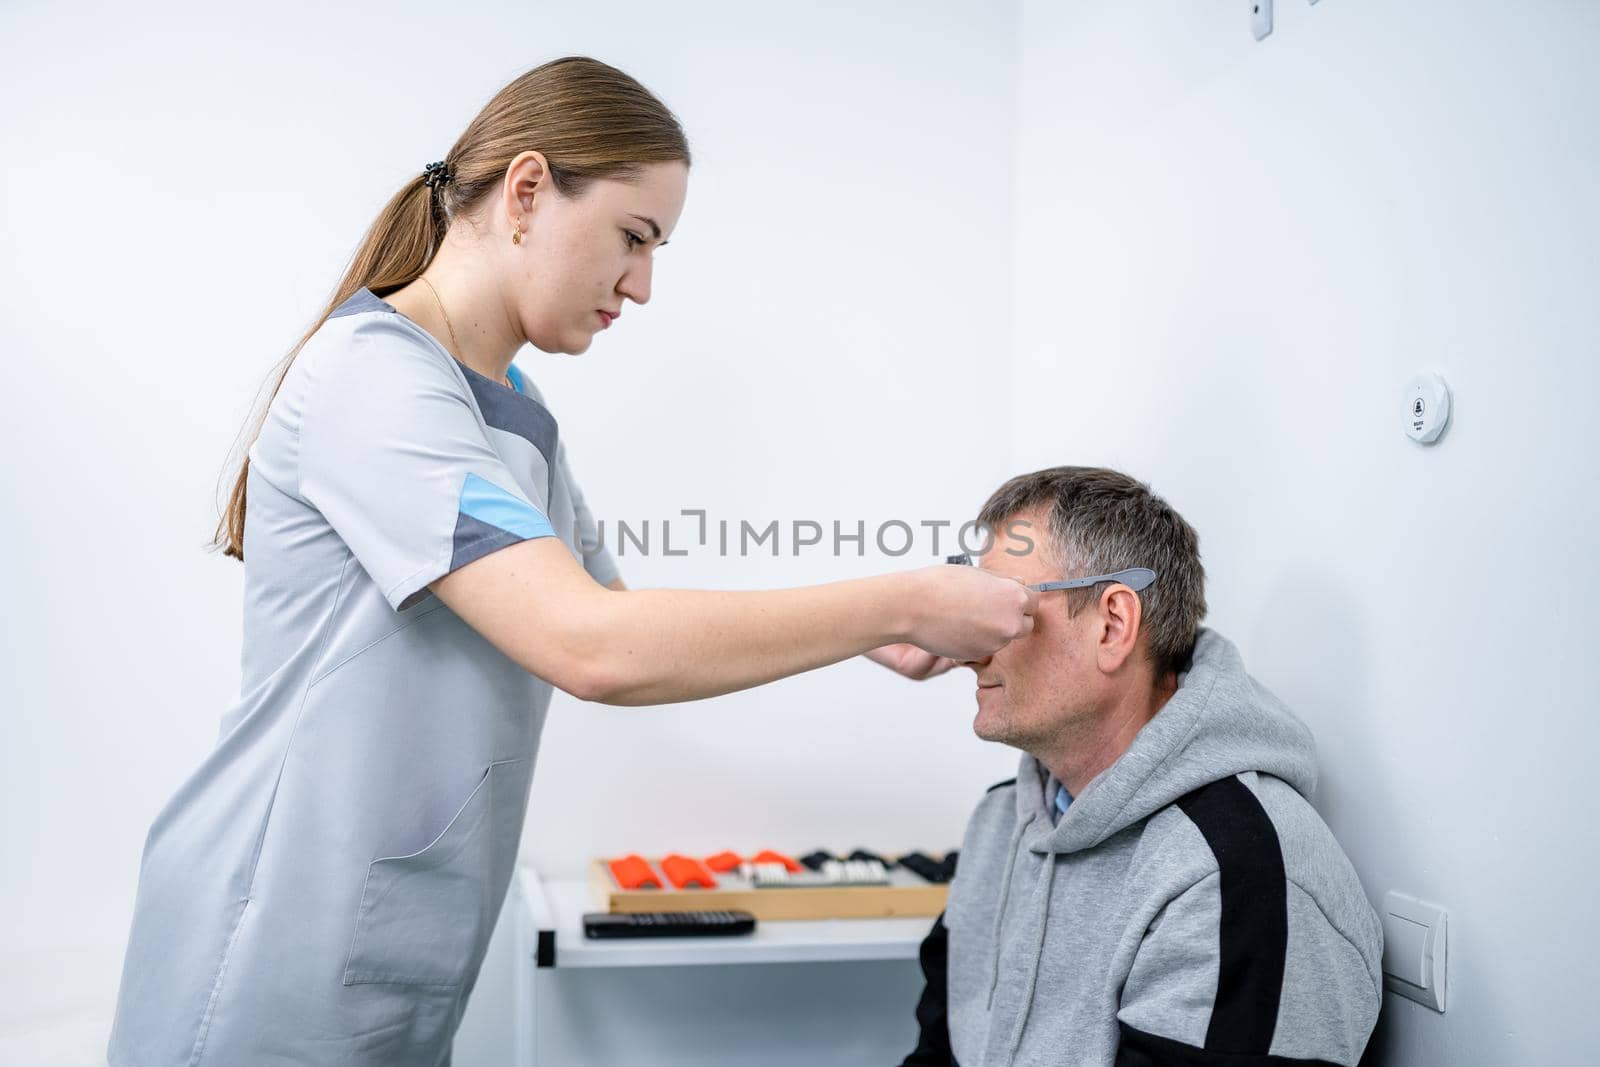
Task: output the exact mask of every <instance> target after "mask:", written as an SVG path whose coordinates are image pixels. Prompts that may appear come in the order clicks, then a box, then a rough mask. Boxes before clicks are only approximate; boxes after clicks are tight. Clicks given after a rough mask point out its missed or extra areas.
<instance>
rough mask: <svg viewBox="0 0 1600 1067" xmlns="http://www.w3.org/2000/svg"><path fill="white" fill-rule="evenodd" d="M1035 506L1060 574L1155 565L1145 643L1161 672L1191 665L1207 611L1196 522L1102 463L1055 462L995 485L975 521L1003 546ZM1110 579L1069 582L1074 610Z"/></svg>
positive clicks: (1143, 596) (1146, 603) (1143, 597)
mask: <svg viewBox="0 0 1600 1067" xmlns="http://www.w3.org/2000/svg"><path fill="white" fill-rule="evenodd" d="M1036 509H1038V510H1043V511H1045V512H1046V513H1047V514H1048V516H1049V520H1048V521H1049V530H1048V534H1049V536H1048V538H1047V539H1046V543H1045V546H1044V547H1045V549H1046V551H1048V552H1050V554H1051V562H1052V563H1053V564H1055V565H1056V566H1057V567H1058V568H1059V569H1060V571H1061V577H1062V578H1084V577H1087V576H1089V575H1091V574H1110V573H1112V572H1114V571H1120V570H1124V569H1126V568H1129V567H1149V568H1151V569H1152V570H1154V571H1155V572H1156V580H1155V584H1154V585H1151V586H1149V587H1148V588H1146V589H1145V590H1144V591H1143V592H1140V593H1138V594H1136V595H1137V596H1138V597H1139V602H1140V605H1141V607H1142V609H1143V610H1142V615H1143V622H1142V625H1141V629H1142V630H1143V631H1144V638H1145V644H1146V647H1147V648H1148V649H1149V651H1150V659H1151V660H1152V661H1153V662H1154V664H1155V667H1156V673H1157V675H1158V676H1159V675H1162V674H1165V673H1166V672H1168V671H1172V672H1181V671H1185V670H1187V669H1188V666H1189V660H1190V658H1191V657H1192V656H1193V654H1194V643H1195V639H1196V638H1197V637H1198V636H1199V631H1200V620H1201V619H1203V618H1205V615H1206V593H1205V585H1206V572H1205V568H1204V567H1202V566H1201V565H1200V536H1199V534H1197V533H1195V531H1194V527H1192V526H1190V525H1189V524H1188V523H1187V522H1185V521H1184V518H1183V516H1182V515H1179V514H1178V513H1177V512H1176V511H1174V510H1173V509H1172V506H1171V505H1170V504H1168V503H1167V502H1166V501H1165V500H1163V499H1161V498H1160V497H1159V496H1157V495H1156V494H1155V493H1153V492H1151V490H1150V487H1149V486H1148V485H1145V484H1144V483H1143V482H1140V481H1138V480H1136V479H1133V478H1130V477H1128V476H1127V475H1126V474H1122V473H1120V472H1118V471H1113V470H1106V469H1105V468H1103V467H1050V468H1047V469H1045V470H1041V471H1034V472H1033V473H1032V474H1019V475H1017V476H1016V477H1015V478H1012V479H1011V480H1010V481H1008V482H1006V484H1004V485H1002V486H1001V487H1000V488H999V489H996V490H995V491H994V495H993V496H991V497H989V500H988V502H987V503H985V504H984V505H983V510H982V511H981V512H980V513H979V515H978V521H980V522H982V523H983V524H984V525H985V526H987V527H988V528H989V529H990V530H991V531H992V532H993V535H994V538H995V540H994V550H996V551H1005V550H1006V549H1007V546H1008V545H1011V544H1016V543H1017V542H1015V541H1014V540H1012V539H1011V538H1010V531H1009V530H1008V528H1007V527H1008V523H1010V522H1011V521H1012V520H1014V519H1015V518H1016V517H1017V515H1018V514H1019V513H1021V512H1024V511H1033V510H1036ZM1022 532H1023V533H1024V534H1025V535H1026V531H1022ZM1027 536H1030V537H1031V536H1032V535H1027ZM1011 551H1018V549H1016V548H1011ZM1109 584H1110V583H1107V582H1102V583H1100V584H1099V585H1096V586H1093V587H1091V588H1088V589H1069V590H1067V592H1066V595H1067V597H1068V598H1069V600H1068V609H1069V612H1070V613H1071V614H1076V613H1077V612H1078V611H1080V610H1082V608H1083V607H1084V606H1085V605H1087V604H1090V603H1093V602H1095V601H1097V600H1098V599H1099V598H1100V595H1101V594H1102V593H1104V592H1105V590H1106V588H1107V587H1108V585H1109Z"/></svg>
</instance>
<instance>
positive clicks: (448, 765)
mask: <svg viewBox="0 0 1600 1067" xmlns="http://www.w3.org/2000/svg"><path fill="white" fill-rule="evenodd" d="M511 373H512V375H513V381H516V382H518V383H519V385H520V388H518V389H512V388H508V387H507V386H506V385H504V384H503V383H500V382H496V381H494V380H492V379H490V378H487V377H485V376H484V375H481V374H478V373H477V372H476V371H474V370H472V369H471V368H469V367H467V366H466V365H465V364H463V363H460V362H459V361H457V360H456V359H455V358H453V357H452V356H451V355H450V353H449V352H448V351H446V350H445V349H444V348H442V347H440V345H439V344H438V343H437V342H436V341H435V340H434V339H433V338H432V336H431V335H429V334H428V333H427V332H426V331H424V330H423V329H421V328H420V327H419V326H417V325H416V324H415V323H413V322H412V321H411V320H409V319H407V318H406V317H404V316H403V315H401V314H399V312H398V311H396V309H395V308H394V307H392V306H391V305H389V304H387V303H385V302H384V301H382V300H380V299H379V298H378V297H376V296H375V295H373V294H372V292H370V291H369V290H366V289H362V290H360V291H358V292H357V293H356V294H355V295H354V296H352V297H351V298H350V299H349V300H347V301H346V302H345V303H344V304H343V305H341V306H340V307H339V308H338V309H337V310H336V311H335V312H334V313H333V316H332V317H331V318H329V320H328V321H327V322H326V323H325V324H324V325H323V326H322V327H321V328H320V329H319V330H318V331H317V332H316V334H315V335H314V336H313V337H312V338H311V339H310V340H309V341H308V342H307V343H306V345H305V346H304V348H303V349H302V350H301V352H300V354H299V356H298V357H297V358H296V359H295V361H294V363H293V364H292V366H291V368H290V370H289V373H288V376H287V377H286V378H285V379H284V382H283V384H282V387H281V388H280V389H279V391H278V393H277V395H276V396H275V397H274V398H273V401H272V404H271V406H270V408H269V410H268V416H267V421H266V424H265V426H264V428H263V430H262V433H261V435H260V437H259V439H258V440H257V441H256V442H255V444H254V446H253V447H252V448H251V449H250V468H249V475H248V483H247V491H248V501H249V506H248V508H247V511H246V518H245V535H244V543H245V548H246V553H245V556H246V563H245V599H244V653H243V657H242V659H243V662H242V667H243V670H242V685H241V690H240V699H239V702H238V703H237V704H236V705H235V706H234V707H233V708H232V709H231V710H230V711H228V712H227V714H226V715H225V716H224V717H223V720H222V727H221V733H220V736H219V738H218V741H217V745H216V747H215V749H214V750H213V751H212V752H211V753H210V755H208V756H207V757H206V759H205V761H204V762H203V763H202V764H201V766H200V767H199V769H198V770H197V771H196V772H195V773H194V774H193V775H192V776H191V777H190V778H189V779H188V781H186V782H185V783H184V784H183V785H182V786H181V787H180V788H179V789H178V791H177V793H176V795H174V796H173V797H172V799H171V800H170V801H169V802H168V803H167V804H166V806H165V807H164V808H162V810H161V811H160V813H159V814H158V815H157V816H156V819H155V822H154V823H153V824H152V826H151V827H150V832H149V835H148V837H147V838H146V840H145V846H144V856H143V860H142V863H141V866H140V870H139V887H138V895H137V900H136V904H135V908H134V916H133V927H132V933H131V935H130V938H129V943H128V948H127V956H126V959H125V961H124V964H123V973H122V986H121V990H120V993H119V999H118V1002H117V1014H116V1021H115V1024H114V1026H113V1028H112V1033H111V1042H110V1047H109V1049H108V1056H109V1059H110V1062H111V1063H112V1064H113V1065H116V1067H169V1065H179V1064H186V1065H191V1067H194V1065H202V1064H204V1065H212V1064H216V1065H226V1067H260V1065H268V1064H271V1065H278V1064H283V1065H288V1064H296V1065H305V1064H371V1065H378V1064H383V1065H385V1067H397V1065H419V1067H420V1065H427V1067H439V1065H446V1064H448V1063H449V1062H450V1042H451V1038H452V1036H453V1035H454V1033H455V1030H456V1027H457V1025H458V1024H459V1022H460V1019H461V1015H462V1011H463V1010H464V1008H465V1006H466V1002H467V997H468V995H469V994H470V993H471V991H472V987H473V983H474V982H475V981H476V979H477V975H478V970H479V967H480V965H481V964H482V962H483V955H484V950H485V948H486V946H487V943H488V940H489V934H490V932H491V930H492V929H493V927H494V924H495V920H496V917H497V916H498V914H499V912H500V907H501V904H502V902H503V900H504V897H505V892H506V888H507V885H508V884H509V881H510V878H511V873H512V865H513V861H514V859H515V857H516V854H517V845H518V842H519V840H520V837H521V830H522V825H523V817H524V815H525V813H526V811H527V803H528V787H529V779H530V776H531V775H532V773H533V766H534V758H535V755H536V753H537V751H538V747H539V733H540V729H541V727H542V726H543V724H544V717H545V711H546V708H547V707H548V705H549V702H550V686H549V685H548V684H547V683H546V682H543V681H541V680H539V679H538V678H536V677H534V676H532V675H530V674H529V673H527V672H526V671H524V670H523V669H522V668H521V667H519V666H517V664H516V663H514V662H512V660H510V659H509V658H508V657H506V656H505V655H503V654H502V653H501V652H500V651H499V650H498V649H496V648H495V647H494V646H493V645H492V644H490V643H489V642H488V641H487V640H485V639H484V638H483V637H482V636H480V635H479V634H478V633H477V632H476V631H474V630H473V629H472V628H470V627H469V626H468V625H467V624H466V623H465V622H463V621H462V620H461V619H460V618H459V617H458V616H457V615H456V614H455V613H454V612H452V611H451V610H450V609H449V608H447V607H446V606H445V604H444V602H443V601H441V600H439V599H438V598H437V597H435V596H434V595H433V594H432V593H431V592H430V591H429V590H428V583H429V582H432V581H433V580H435V579H437V578H439V577H440V576H441V575H444V574H447V573H449V572H450V571H452V570H454V569H455V568H457V567H460V566H462V565H464V564H466V563H469V562H471V561H472V560H475V559H478V558H480V557H482V556H484V555H485V554H487V553H490V552H493V551H495V550H496V549H499V548H503V547H505V546H507V545H511V544H515V543H517V542H519V541H524V540H527V539H529V538H535V537H551V536H554V537H557V538H560V540H561V541H562V542H563V543H564V544H566V545H567V546H568V548H569V549H571V551H572V552H573V554H574V555H575V556H576V557H578V558H579V559H580V560H581V561H582V563H583V564H584V566H585V568H586V569H587V570H588V571H589V573H590V574H591V575H593V576H594V578H595V579H596V580H597V581H599V582H601V583H606V582H609V581H611V580H612V579H613V578H615V577H616V569H615V565H614V563H613V562H612V560H611V557H610V555H609V553H608V552H607V551H606V549H605V547H604V545H603V544H601V543H600V539H599V537H598V536H597V534H596V530H595V522H594V520H593V517H592V516H591V515H590V513H589V511H588V509H587V508H586V507H585V505H584V501H583V497H582V495H581V494H580V493H579V491H578V487H577V485H576V483H575V482H574V481H573V478H572V474H571V471H570V470H569V469H568V465H567V462H566V459H565V456H564V454H563V449H562V447H561V443H560V440H559V438H558V435H557V427H556V420H555V419H554V418H553V417H552V416H551V414H550V412H549V411H548V410H547V409H546V408H545V406H544V404H543V402H542V398H540V397H539V395H538V394H537V392H535V391H533V390H532V389H531V387H530V386H529V385H528V383H527V382H526V381H524V380H522V379H521V376H520V374H519V373H518V372H517V371H516V370H515V368H513V370H512V372H511Z"/></svg>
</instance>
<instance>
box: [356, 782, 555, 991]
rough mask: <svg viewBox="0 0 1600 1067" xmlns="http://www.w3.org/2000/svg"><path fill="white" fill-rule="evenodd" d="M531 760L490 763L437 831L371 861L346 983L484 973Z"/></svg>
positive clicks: (444, 981)
mask: <svg viewBox="0 0 1600 1067" xmlns="http://www.w3.org/2000/svg"><path fill="white" fill-rule="evenodd" d="M528 770H529V761H528V760H526V759H514V760H499V761H497V762H495V763H491V764H489V766H488V769H486V770H485V771H484V773H483V777H482V778H480V779H479V780H478V784H477V786H475V787H474V788H473V790H472V793H471V794H470V795H468V797H467V799H466V800H465V801H464V802H463V803H462V805H461V807H460V809H459V810H458V811H457V812H456V813H455V815H454V816H452V817H451V819H450V822H449V824H448V825H447V826H445V828H444V829H443V830H442V831H441V832H440V833H439V836H438V837H436V838H434V839H433V840H432V841H431V842H429V843H428V845H427V846H426V847H424V848H423V849H422V850H421V851H420V852H413V853H411V854H410V855H409V856H384V857H381V858H379V859H375V860H373V861H372V862H371V863H370V864H369V865H368V867H367V880H366V884H365V885H364V886H363V887H362V890H361V906H360V907H359V908H358V909H357V911H356V923H355V934H354V936H353V937H352V939H351V942H350V956H349V959H348V960H347V961H346V963H345V969H344V984H345V985H357V984H360V983H364V982H384V983H398V984H403V985H442V986H459V985H461V984H462V983H463V982H465V981H466V980H467V979H468V978H469V977H470V976H472V975H474V974H476V972H477V968H478V966H479V965H480V964H481V963H482V957H483V952H484V949H485V948H486V947H487V945H488V941H489V934H490V932H491V931H492V929H493V926H494V919H495V916H496V915H497V914H498V912H499V910H500V904H501V901H502V899H503V897H504V895H505V888H506V884H507V882H509V880H510V877H511V867H512V864H513V863H514V862H515V860H516V853H517V843H518V837H519V836H520V831H521V828H522V814H523V812H524V811H525V807H524V805H525V802H526V799H527V785H528Z"/></svg>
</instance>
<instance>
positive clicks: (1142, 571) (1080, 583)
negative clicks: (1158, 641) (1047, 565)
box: [945, 553, 1156, 593]
mask: <svg viewBox="0 0 1600 1067" xmlns="http://www.w3.org/2000/svg"><path fill="white" fill-rule="evenodd" d="M945 562H946V563H958V564H961V565H963V566H967V567H970V566H972V565H973V564H972V557H971V556H969V555H967V554H966V553H962V554H961V555H959V556H946V557H945ZM1155 580H1156V572H1155V571H1153V570H1151V569H1150V568H1149V567H1129V568H1128V569H1127V570H1121V571H1114V572H1112V573H1111V574H1091V575H1089V576H1088V577H1087V578H1063V579H1061V580H1060V581H1055V582H1040V583H1039V584H1038V585H1030V586H1028V588H1029V589H1032V590H1033V591H1034V592H1036V593H1048V592H1051V591H1053V590H1056V589H1087V588H1089V587H1090V586H1091V585H1099V584H1100V583H1101V582H1121V583H1122V584H1123V585H1125V586H1127V587H1128V588H1129V589H1132V590H1133V591H1134V592H1135V593H1138V592H1142V591H1143V590H1145V589H1147V588H1149V587H1150V585H1151V584H1152V583H1154V582H1155Z"/></svg>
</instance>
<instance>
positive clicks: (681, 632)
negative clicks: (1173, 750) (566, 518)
mask: <svg viewBox="0 0 1600 1067" xmlns="http://www.w3.org/2000/svg"><path fill="white" fill-rule="evenodd" d="M430 588H432V589H433V591H434V592H435V593H436V594H437V595H438V597H439V599H440V600H443V601H444V602H445V604H446V605H448V606H449V607H450V608H451V610H453V611H455V613H456V614H457V615H459V616H461V618H462V619H463V620H464V621H465V622H466V623H467V624H468V625H469V626H471V627H472V628H473V629H474V630H477V631H478V632H479V633H481V634H482V635H483V636H484V637H485V638H487V639H488V640H489V641H490V642H491V643H492V644H493V645H494V646H495V647H496V648H498V649H500V651H502V652H504V653H505V654H506V655H507V656H509V657H510V658H511V659H513V660H515V661H516V662H517V663H519V664H520V665H521V666H522V667H523V668H524V669H525V670H527V671H529V672H530V673H532V674H536V675H538V676H539V677H541V678H543V679H545V680H546V681H548V682H550V683H551V684H552V685H554V686H556V687H557V688H559V689H563V690H565V691H566V692H568V693H571V694H572V695H574V696H576V697H578V698H580V699H583V700H594V701H599V702H601V703H604V704H623V705H637V704H668V703H673V702H675V701H680V700H697V699H700V698H702V697H709V696H717V695H720V694H722V693H731V692H734V691H736V690H739V689H748V688H750V687H752V686H757V685H762V684H764V683H766V682H771V681H775V680H777V679H779V678H786V677H788V676H789V675H792V674H800V673H802V672H804V671H809V670H813V669H814V668H817V667H821V666H825V665H826V664H829V663H836V662H838V661H839V660H843V659H848V658H849V657H851V656H855V655H858V654H860V653H862V652H865V651H867V650H868V649H872V648H877V647H879V646H881V645H885V644H892V643H895V642H901V641H905V642H911V643H913V644H916V645H918V646H919V647H922V648H925V649H927V650H928V651H929V652H932V653H934V654H935V655H940V656H947V657H949V658H951V659H957V660H972V659H980V658H982V657H984V656H987V655H989V654H991V653H993V652H994V651H995V650H996V649H998V648H1000V647H1001V646H1002V645H1004V644H1006V643H1007V642H1008V641H1011V640H1012V639H1013V638H1016V637H1019V636H1022V635H1023V634H1025V633H1028V632H1029V631H1031V630H1032V628H1033V609H1034V603H1035V600H1036V598H1037V594H1036V593H1033V592H1032V591H1031V590H1029V589H1028V588H1027V587H1026V586H1024V585H1022V584H1021V583H1020V582H1015V581H1012V580H1010V579H1007V578H999V577H996V576H995V575H992V574H989V573H987V572H985V571H981V570H978V569H977V568H975V567H950V566H934V567H927V568H923V569H921V570H914V571H904V572H900V573H897V574H885V575H879V576H876V577H872V578H857V579H852V580H849V581H842V582H832V583H829V584H827V585H814V586H805V587H802V588H798V589H779V590H767V591H759V592H711V591H701V590H687V589H641V590H627V591H617V590H611V589H607V588H605V587H603V586H600V585H598V584H596V583H595V581H594V580H593V579H592V578H590V577H589V575H588V573H587V572H586V571H584V569H583V568H582V567H581V566H580V565H579V564H578V562H577V561H576V560H575V559H573V557H572V553H571V552H570V551H569V550H568V549H567V547H566V546H565V545H563V544H562V543H561V542H560V541H558V540H556V539H555V538H553V537H541V538H535V539H533V540H530V541H522V542H519V543H517V544H514V545H510V546H508V547H506V548H502V549H500V550H499V551H496V552H491V553H490V554H488V555H487V556H484V557H483V558H481V559H478V560H474V561H473V562H471V563H468V564H466V565H465V566H463V567H460V568H459V569H457V570H455V571H452V572H451V573H450V574H447V575H445V576H444V577H442V578H440V579H438V580H437V581H435V582H434V583H433V584H432V585H431V587H430Z"/></svg>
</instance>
